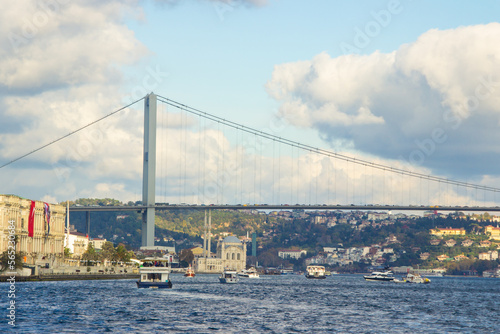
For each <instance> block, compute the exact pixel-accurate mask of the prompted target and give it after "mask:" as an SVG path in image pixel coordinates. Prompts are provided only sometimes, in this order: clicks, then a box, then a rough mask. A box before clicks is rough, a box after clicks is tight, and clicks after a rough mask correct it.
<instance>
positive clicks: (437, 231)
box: [431, 227, 465, 235]
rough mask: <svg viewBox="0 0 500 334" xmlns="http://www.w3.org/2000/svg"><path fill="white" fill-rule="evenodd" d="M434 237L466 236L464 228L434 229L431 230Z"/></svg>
mask: <svg viewBox="0 0 500 334" xmlns="http://www.w3.org/2000/svg"><path fill="white" fill-rule="evenodd" d="M431 234H432V235H465V229H464V228H451V227H446V228H434V229H432V230H431Z"/></svg>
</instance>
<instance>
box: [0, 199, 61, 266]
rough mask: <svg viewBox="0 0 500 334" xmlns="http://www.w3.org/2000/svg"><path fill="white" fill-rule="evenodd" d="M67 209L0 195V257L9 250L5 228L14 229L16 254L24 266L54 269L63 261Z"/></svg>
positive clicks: (56, 205) (7, 233) (7, 231)
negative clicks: (12, 226) (20, 257)
mask: <svg viewBox="0 0 500 334" xmlns="http://www.w3.org/2000/svg"><path fill="white" fill-rule="evenodd" d="M65 219H66V208H65V207H64V206H62V205H58V204H49V203H44V202H42V201H32V200H28V199H24V198H20V197H18V196H14V195H0V253H2V252H4V251H6V250H7V248H8V241H9V230H8V226H9V225H11V224H13V225H14V226H15V229H14V231H15V232H14V235H15V237H16V253H19V252H21V253H22V254H23V256H24V258H23V260H24V263H26V264H31V265H35V264H38V265H43V266H46V265H47V264H48V265H49V266H54V265H57V264H59V263H62V261H63V258H64V238H65V235H64V223H65Z"/></svg>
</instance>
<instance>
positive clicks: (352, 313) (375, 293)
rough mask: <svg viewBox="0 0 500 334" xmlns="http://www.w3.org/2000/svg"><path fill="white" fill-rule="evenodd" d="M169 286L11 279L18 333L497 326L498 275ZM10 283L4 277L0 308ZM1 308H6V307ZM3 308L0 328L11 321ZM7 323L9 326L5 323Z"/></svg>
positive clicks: (495, 329)
mask: <svg viewBox="0 0 500 334" xmlns="http://www.w3.org/2000/svg"><path fill="white" fill-rule="evenodd" d="M171 278H172V281H173V284H174V285H173V288H172V289H165V290H150V289H137V287H136V284H135V281H134V280H114V281H63V282H17V283H16V289H17V290H18V291H17V293H16V327H15V332H19V333H58V332H60V333H104V332H115V333H327V332H328V333H499V332H500V314H499V312H500V298H499V297H500V288H499V287H500V280H498V279H485V278H451V277H437V278H436V277H432V278H431V279H432V283H431V284H426V285H424V284H394V283H381V282H366V281H364V279H363V278H362V276H360V275H335V276H332V277H328V278H327V279H324V280H310V279H306V278H305V277H304V276H298V275H288V276H261V278H260V279H242V280H240V282H239V283H238V284H220V283H219V282H218V279H217V275H197V276H196V277H195V278H186V277H183V276H182V275H172V276H171ZM7 288H8V286H7V284H5V283H2V284H0V293H1V294H2V307H1V309H2V310H5V307H4V305H6V304H5V300H6V298H4V295H7ZM3 312H5V311H3ZM5 319H6V318H5V317H4V316H3V315H2V323H0V332H2V333H3V332H5V331H6V330H8V329H9V327H10V326H8V324H7V320H5ZM11 330H12V329H11Z"/></svg>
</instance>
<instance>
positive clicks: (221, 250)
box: [194, 235, 247, 273]
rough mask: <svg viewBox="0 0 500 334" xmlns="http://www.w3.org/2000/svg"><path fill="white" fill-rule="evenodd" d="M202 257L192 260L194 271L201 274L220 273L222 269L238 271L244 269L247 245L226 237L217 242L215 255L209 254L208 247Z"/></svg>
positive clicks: (233, 237)
mask: <svg viewBox="0 0 500 334" xmlns="http://www.w3.org/2000/svg"><path fill="white" fill-rule="evenodd" d="M203 253H204V255H201V256H199V257H196V258H195V260H194V270H195V271H196V272H203V273H221V272H222V271H224V268H229V269H232V270H236V271H240V270H242V269H245V268H246V263H247V245H246V243H244V242H242V241H240V240H239V239H238V238H237V237H235V236H232V235H230V236H227V237H225V238H224V239H222V240H219V241H218V242H217V254H216V255H215V257H213V255H212V254H211V253H210V247H208V249H205V251H204V252H203Z"/></svg>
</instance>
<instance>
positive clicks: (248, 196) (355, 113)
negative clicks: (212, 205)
mask: <svg viewBox="0 0 500 334" xmlns="http://www.w3.org/2000/svg"><path fill="white" fill-rule="evenodd" d="M499 7H500V4H499V3H498V2H496V1H482V2H480V3H477V2H476V3H475V2H470V1H439V2H435V1H405V0H401V1H311V2H305V1H290V0H289V1H284V0H274V1H273V0H268V1H265V0H261V1H259V0H253V1H250V0H248V1H245V0H241V1H231V0H227V1H217V0H212V1H210V0H183V1H136V0H129V1H114V0H109V1H104V2H81V3H79V2H77V3H68V2H66V1H62V0H58V1H55V2H53V3H51V4H49V6H45V7H44V6H42V5H37V6H34V5H33V4H32V3H31V2H30V1H19V2H16V4H15V5H12V6H11V8H9V9H8V10H5V11H4V12H3V13H2V14H0V22H1V23H0V29H1V30H2V31H4V32H5V34H3V37H2V38H1V39H0V46H1V48H0V50H1V51H0V65H1V67H0V68H2V69H3V70H1V71H0V114H1V116H2V123H0V165H2V164H4V163H6V162H8V161H10V160H12V159H15V158H17V157H18V156H20V155H22V154H24V153H26V152H28V151H30V150H32V149H35V148H37V147H38V145H41V144H44V143H47V142H50V141H51V140H53V139H55V138H57V137H58V136H62V135H65V134H66V133H68V132H70V131H73V130H74V129H75V128H78V127H79V126H82V125H85V124H87V123H89V122H91V121H93V120H95V119H97V118H99V117H102V116H103V115H105V114H107V113H109V112H111V111H113V110H116V109H117V108H119V107H121V106H123V105H124V104H126V102H128V101H131V100H132V99H135V98H137V97H140V96H141V94H143V93H145V92H147V91H154V92H155V93H157V94H159V95H162V96H165V97H167V98H170V99H172V100H175V101H178V102H181V103H184V104H187V105H189V106H192V107H195V108H198V109H201V110H203V111H206V112H209V113H212V114H215V115H217V116H220V117H223V118H227V119H230V120H232V121H235V122H239V123H242V124H245V125H247V126H251V127H254V128H257V129H264V130H265V129H268V128H269V127H270V124H279V131H275V133H274V134H276V135H278V136H283V137H287V138H290V139H293V140H297V141H300V142H303V143H304V144H309V145H313V146H317V147H322V148H325V149H329V150H333V151H335V152H339V153H345V154H349V155H352V156H356V157H357V158H359V159H366V160H369V161H374V162H377V163H382V164H386V165H390V166H395V167H398V168H405V169H411V170H414V171H416V172H420V173H423V174H433V175H437V176H441V177H444V178H451V179H458V180H463V181H467V182H475V183H479V184H483V185H489V186H499V187H500V178H499V176H500V175H499V173H498V171H497V168H496V166H497V165H498V163H499V162H500V159H499V157H498V154H499V153H500V152H499V150H498V148H497V145H496V143H497V142H498V140H500V138H499V137H500V135H498V134H497V133H498V132H499V131H498V126H499V124H500V107H498V105H499V104H498V103H497V102H499V101H498V97H497V96H499V94H498V92H496V90H497V89H500V88H498V87H497V86H498V85H497V82H498V81H500V78H499V77H498V75H499V73H498V72H499V69H500V59H499V58H498V54H499V52H500V50H499V47H498V46H497V44H498V43H497V37H496V36H498V33H499V32H500V28H499V24H498V22H497V21H498V18H497V16H498V12H499V9H500V8H499ZM141 112H142V105H140V104H139V105H136V106H134V108H133V109H131V110H128V111H125V112H123V113H122V114H120V116H119V117H113V118H110V119H108V120H106V121H105V122H103V123H102V124H101V125H99V127H98V128H97V129H94V130H88V131H84V132H82V133H80V134H78V135H76V136H74V137H73V138H70V139H68V140H64V141H62V142H60V143H58V144H56V145H53V146H51V147H49V148H47V149H46V150H44V151H41V152H38V153H36V154H34V155H32V156H30V157H28V158H26V159H24V160H22V161H19V162H16V163H14V164H11V165H9V166H6V167H4V168H2V169H0V180H2V181H1V184H2V186H3V189H0V193H13V194H17V195H19V196H22V197H27V198H34V199H44V200H46V201H51V202H57V201H63V200H66V199H76V198H79V197H114V198H118V199H120V200H124V201H126V200H139V199H140V191H141V188H140V178H141V173H142V169H141V161H140V156H141V151H142V146H141V140H142V138H141V135H142V134H141V132H142V118H141ZM159 113H160V114H159V120H160V122H166V121H168V122H170V123H169V124H164V123H163V124H160V128H161V129H159V134H160V135H161V136H170V137H169V138H178V137H182V138H184V139H186V140H187V141H188V142H189V143H190V144H189V147H187V145H186V148H185V150H186V151H189V152H194V153H192V154H193V155H192V156H189V155H187V153H186V152H180V151H175V149H176V148H179V147H182V144H172V146H169V145H170V144H162V146H161V147H160V148H159V152H158V155H159V157H160V158H159V159H160V160H162V159H163V160H162V161H161V162H159V163H158V169H159V170H161V171H160V173H159V180H158V183H159V184H160V185H164V186H162V187H164V188H168V190H159V193H158V194H157V195H158V197H159V198H161V199H162V200H163V201H171V202H176V201H185V202H198V203H201V202H216V201H218V202H230V201H231V200H234V198H233V199H231V198H228V196H229V195H228V194H238V193H239V194H240V196H239V197H240V199H239V200H240V201H244V202H247V201H248V202H251V201H253V200H255V201H259V202H271V201H272V200H273V199H274V200H276V198H278V195H277V193H279V194H281V196H280V197H281V198H283V197H285V198H288V197H287V196H288V195H287V193H289V192H290V189H288V190H287V189H283V187H282V184H284V183H290V184H291V187H293V193H297V194H300V193H301V192H303V193H307V192H309V198H310V197H312V196H311V192H313V193H314V194H315V197H316V198H315V199H316V200H317V201H321V202H331V201H337V202H351V201H352V202H369V201H377V202H384V201H385V202H395V201H396V200H397V198H398V197H399V198H401V197H403V198H404V196H402V195H401V194H399V196H398V195H397V194H396V191H394V193H395V194H394V195H393V196H394V198H385V197H386V194H385V192H383V191H382V190H380V189H381V187H382V185H383V184H385V182H387V180H386V178H387V176H386V175H384V174H383V173H382V174H380V173H379V172H377V171H366V170H364V169H359V168H358V171H357V172H356V171H355V172H354V173H357V174H349V173H352V172H349V171H350V170H352V169H354V170H355V168H352V166H349V165H346V166H342V164H341V163H335V162H332V161H330V160H328V161H326V160H324V159H321V158H317V157H313V156H310V155H309V154H308V153H306V152H299V151H296V152H294V151H293V150H290V149H283V150H282V152H281V154H282V155H283V158H282V159H279V158H278V150H277V149H276V148H273V149H271V144H270V143H263V145H262V147H261V148H260V151H259V152H257V153H255V155H253V154H250V153H249V154H248V159H250V160H252V161H253V162H255V165H257V162H258V163H259V164H260V167H263V169H266V168H267V169H268V170H270V169H272V168H274V167H276V166H277V165H278V164H283V166H282V169H283V170H288V171H289V174H288V175H286V174H285V173H284V172H283V175H281V176H277V175H276V173H272V175H266V174H265V173H264V172H261V171H259V172H258V173H257V172H256V171H255V170H251V169H248V170H245V168H243V167H241V166H240V167H238V168H234V169H233V170H232V171H228V173H229V174H230V176H231V177H230V181H227V182H225V181H224V182H223V181H222V180H221V179H220V178H218V176H216V177H215V178H216V181H215V182H216V183H217V184H218V186H217V189H218V191H219V192H220V193H218V194H217V195H216V196H215V198H214V197H211V198H207V196H206V195H205V196H203V194H201V195H200V191H201V192H203V191H204V190H203V189H201V190H200V187H201V184H202V183H203V182H201V181H200V180H199V172H197V171H196V170H191V171H190V170H187V171H186V170H184V171H182V170H181V169H182V165H183V164H185V165H189V164H188V163H187V161H189V162H191V164H192V165H193V166H199V165H201V164H202V162H201V161H198V160H197V159H200V157H201V154H200V148H199V147H196V145H195V144H196V143H198V142H202V141H203V142H210V141H211V142H212V144H213V145H212V147H211V149H213V151H210V152H209V157H207V159H208V158H210V157H212V158H213V157H216V158H213V160H214V161H220V160H221V157H224V158H228V159H229V158H230V156H231V155H232V154H234V155H235V156H238V154H240V155H241V154H242V151H243V149H242V148H241V147H239V146H241V142H242V141H243V140H244V138H242V137H240V138H239V139H237V137H235V135H234V134H233V133H232V132H231V131H227V130H220V128H216V126H214V125H208V127H206V126H207V124H206V123H200V120H198V119H196V118H190V117H188V116H185V115H184V116H183V115H181V114H180V113H179V112H178V110H175V109H172V108H170V109H169V108H166V107H165V106H161V107H160V111H159ZM165 129H166V130H168V132H166V130H165ZM164 130H165V132H162V131H164ZM235 138H236V139H235ZM235 140H240V142H239V143H238V142H235ZM191 145H192V147H191ZM221 149H222V150H223V152H221ZM286 156H294V157H295V158H298V159H302V160H303V161H302V162H301V163H300V164H299V165H301V166H305V167H304V168H303V169H302V170H301V169H300V168H298V167H296V168H295V170H294V169H293V166H296V165H297V163H296V162H293V161H288V160H287V158H286ZM138 157H139V158H138ZM167 157H168V159H167ZM183 159H184V160H183ZM167 160H168V163H169V166H173V165H174V166H180V167H179V170H173V169H171V170H170V171H171V172H172V173H173V175H167V174H169V173H168V172H166V171H165V169H164V168H163V164H165V165H166V164H167ZM278 160H279V162H278ZM171 161H173V162H171ZM295 161H296V160H295ZM299 161H300V160H299ZM203 165H204V168H205V169H206V173H205V174H210V173H212V174H214V173H215V174H214V175H221V174H222V172H221V171H220V169H221V168H222V167H221V166H218V165H216V163H215V162H214V164H210V163H209V162H204V163H203ZM217 168H218V169H217ZM224 168H226V169H227V167H224ZM216 169H217V171H216ZM254 169H255V166H254ZM260 169H262V168H260ZM333 171H336V172H335V178H334V176H333ZM182 173H183V174H184V176H186V175H187V176H189V177H190V179H189V180H187V181H182V182H184V183H183V185H182V187H181V188H182V193H183V194H186V196H184V195H183V196H179V195H178V193H179V191H178V189H177V192H176V190H175V189H176V187H178V186H179V184H180V182H178V179H179V174H182ZM197 173H198V174H197ZM245 173H247V174H253V175H254V176H253V179H254V180H253V185H252V184H251V183H252V182H250V183H249V188H259V187H256V186H255V183H256V182H258V185H259V186H260V187H261V185H262V184H265V185H267V187H271V188H273V189H274V194H273V195H272V197H271V195H269V196H267V198H266V196H264V195H262V194H256V193H255V192H251V191H246V190H245V194H243V193H244V191H243V190H242V189H241V188H242V183H243V182H242V181H241V175H242V174H245ZM294 173H295V174H294ZM341 175H342V176H341ZM337 177H338V178H341V177H343V180H347V181H345V183H344V181H342V182H340V181H339V180H337V179H336V178H337ZM257 179H258V181H256V180H257ZM325 179H328V180H329V181H328V182H326V181H325ZM330 179H331V180H330ZM89 180H90V181H89ZM193 180H195V181H193ZM294 180H295V181H294ZM318 180H323V181H324V182H320V183H323V186H324V187H321V186H320V185H318ZM330 181H331V182H330ZM392 181H393V182H395V183H397V182H398V181H397V177H394V179H393V180H392ZM294 182H295V183H294ZM415 182H416V181H415V180H413V181H407V182H406V183H407V184H406V185H405V186H402V187H400V186H398V189H400V190H398V191H401V192H403V193H404V194H405V196H406V197H408V198H407V199H406V200H405V202H417V201H418V200H417V197H418V199H420V198H421V197H422V195H421V194H419V195H418V196H417V195H416V193H417V191H412V189H414V188H415V187H417V184H416V183H415ZM221 184H223V185H222V186H221ZM309 184H313V186H309ZM333 184H337V186H335V188H334V187H333V186H332V185H333ZM367 184H369V185H371V187H372V188H373V189H372V190H368V192H370V193H371V198H362V197H361V195H359V194H360V193H361V192H362V191H361V190H360V189H366V188H367ZM354 185H355V186H354ZM349 187H353V189H351V190H350V193H351V195H350V196H351V197H349V195H345V193H349V191H348V190H345V189H341V188H349ZM356 187H358V190H357V191H356ZM418 187H421V185H418ZM159 188H161V187H159ZM243 188H244V187H243ZM302 188H303V189H302ZM368 188H369V187H368ZM428 188H429V189H431V187H428ZM342 192H343V193H344V194H343V195H340V194H341V193H342ZM430 192H433V193H436V194H438V193H439V197H436V198H429V199H428V200H429V201H434V202H436V201H445V202H450V203H451V202H457V203H458V202H460V203H469V204H470V203H472V202H474V201H476V202H477V201H478V199H477V197H475V198H473V197H471V195H470V194H469V193H468V192H467V191H460V190H453V189H448V188H446V189H438V188H436V189H434V191H428V193H430ZM334 193H335V194H337V193H338V194H339V195H338V196H337V195H334ZM353 193H357V194H358V195H357V196H355V195H353ZM187 194H189V196H188V195H187ZM335 196H337V197H335ZM436 196H437V195H436ZM236 197H238V196H236ZM299 197H300V196H299V195H296V196H295V198H294V197H291V198H289V201H294V200H297V201H298V200H299ZM305 197H307V196H305ZM424 197H432V196H430V195H429V194H427V195H426V196H424ZM486 197H487V196H486V195H485V196H484V200H486ZM493 200H495V199H493Z"/></svg>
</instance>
